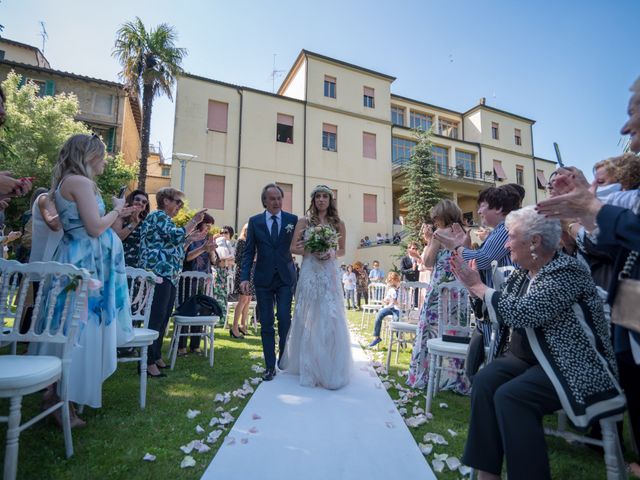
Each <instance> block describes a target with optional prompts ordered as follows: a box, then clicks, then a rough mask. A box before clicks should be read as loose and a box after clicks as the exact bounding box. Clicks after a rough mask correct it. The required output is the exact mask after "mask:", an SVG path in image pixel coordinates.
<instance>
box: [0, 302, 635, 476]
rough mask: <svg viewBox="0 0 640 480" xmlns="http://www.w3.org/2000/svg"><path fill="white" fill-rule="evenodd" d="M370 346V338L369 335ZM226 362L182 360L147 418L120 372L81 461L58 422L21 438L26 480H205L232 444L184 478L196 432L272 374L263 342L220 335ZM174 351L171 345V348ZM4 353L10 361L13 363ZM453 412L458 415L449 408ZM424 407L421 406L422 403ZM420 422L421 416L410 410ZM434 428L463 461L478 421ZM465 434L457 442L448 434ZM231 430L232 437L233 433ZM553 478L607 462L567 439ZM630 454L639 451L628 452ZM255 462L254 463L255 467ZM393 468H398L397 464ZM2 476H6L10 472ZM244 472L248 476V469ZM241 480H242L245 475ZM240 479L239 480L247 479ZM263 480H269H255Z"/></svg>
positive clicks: (2, 406) (93, 417)
mask: <svg viewBox="0 0 640 480" xmlns="http://www.w3.org/2000/svg"><path fill="white" fill-rule="evenodd" d="M348 317H349V321H350V323H351V325H352V326H353V327H354V328H356V330H357V329H358V327H359V325H360V315H359V312H349V314H348ZM361 333H362V334H363V336H364V337H365V338H366V339H367V340H368V339H369V338H370V332H369V331H365V332H361ZM215 345H216V347H215V349H216V357H215V365H214V368H210V367H209V364H208V361H207V359H205V358H204V357H201V356H193V355H189V356H187V357H185V358H179V359H178V362H177V365H176V369H175V370H174V371H173V372H169V373H168V375H169V376H168V377H167V378H161V379H149V382H148V391H147V408H146V409H145V410H140V407H139V403H138V391H139V377H138V375H137V373H136V364H135V363H125V364H119V366H118V370H117V372H116V373H115V374H114V375H113V376H111V377H110V378H109V379H108V380H107V381H106V382H105V384H104V389H103V407H102V408H101V409H99V410H94V409H91V408H87V409H85V412H84V414H83V418H84V419H86V420H87V426H86V427H85V428H83V429H76V430H74V431H73V440H74V447H75V455H74V456H73V457H72V458H71V459H69V460H67V459H66V458H65V455H64V441H63V436H62V432H61V431H60V430H59V429H58V428H57V427H56V426H55V425H54V424H53V422H52V421H51V420H48V419H47V420H44V421H42V422H40V423H38V424H36V425H34V426H33V427H31V428H29V429H27V430H25V431H24V432H23V433H22V435H21V436H20V460H19V467H18V478H23V479H38V480H45V479H73V480H76V479H92V480H93V479H110V480H111V479H123V480H124V479H126V480H131V479H134V478H135V479H154V480H157V479H164V478H180V479H198V478H200V476H201V475H202V474H203V472H204V470H205V469H206V467H207V465H208V464H209V463H210V462H211V459H212V458H213V456H214V454H215V452H216V451H217V449H218V448H219V446H220V445H221V444H222V441H223V437H221V438H220V439H218V441H217V442H216V443H215V444H213V445H210V446H211V451H209V452H206V453H197V452H193V453H192V456H193V458H194V459H195V460H196V462H197V464H196V466H195V467H193V468H187V469H181V468H180V462H181V461H182V459H183V458H184V453H183V452H182V451H181V450H180V446H181V445H185V444H187V443H188V442H190V441H191V440H194V439H202V438H203V437H204V436H206V433H205V434H197V433H196V431H195V427H196V425H198V424H199V425H201V426H202V427H203V428H204V429H205V431H206V432H207V433H208V432H210V431H211V430H213V429H214V428H212V427H209V426H208V424H209V420H210V419H211V417H212V416H219V413H216V412H215V409H216V408H217V407H219V406H220V405H221V404H220V403H215V402H214V397H215V395H216V394H218V393H224V392H230V391H233V390H236V389H238V388H240V387H241V386H242V384H243V382H244V380H245V379H248V378H252V377H257V376H258V375H257V374H256V373H255V372H254V371H253V370H252V369H251V366H252V365H254V364H261V365H262V355H261V352H262V346H261V343H260V338H259V337H257V336H255V335H250V336H249V337H246V338H245V339H244V340H234V339H232V338H230V337H229V332H228V331H222V330H220V329H217V330H216V343H215ZM165 348H168V339H166V340H165ZM6 351H7V349H6V348H5V349H3V350H2V353H6ZM385 353H386V351H385V349H384V348H381V349H379V350H378V351H377V352H374V355H376V354H377V356H378V357H382V356H383V355H384V354H385ZM409 357H410V351H409V350H408V349H407V350H405V351H403V352H401V354H400V360H399V365H392V367H391V371H390V374H389V376H390V378H394V379H397V381H398V382H400V383H401V384H404V377H403V378H401V377H399V376H398V371H400V372H405V371H406V370H407V368H408V364H409ZM389 393H390V395H391V396H392V397H393V398H397V397H398V392H397V391H396V390H395V389H393V388H392V389H390V390H389ZM416 393H417V394H418V396H417V397H416V398H417V399H419V405H420V406H421V407H422V408H424V392H422V391H419V392H416ZM40 400H41V395H39V394H34V395H30V396H28V397H26V398H25V399H24V402H23V420H24V419H25V418H30V417H31V416H32V415H33V414H34V413H35V412H37V411H38V409H39V406H40ZM247 401H248V398H245V399H239V398H235V397H232V399H231V401H230V402H229V403H228V404H226V405H224V408H225V410H227V411H229V410H230V409H232V408H234V407H237V409H236V410H235V411H233V412H231V414H232V415H233V416H234V417H236V418H237V417H238V416H239V414H240V412H241V411H242V408H243V407H244V405H245V404H246V402H247ZM441 402H445V403H447V404H448V406H449V408H447V409H441V408H439V406H438V405H439V403H441ZM413 404H415V402H413ZM189 409H194V410H200V411H201V412H202V413H201V415H199V416H198V417H196V418H195V419H192V420H190V419H188V418H187V416H186V414H187V411H188V410H189ZM409 411H410V413H409V415H411V408H409ZM6 414H8V401H6V400H2V401H0V415H6ZM433 414H434V418H433V420H432V421H430V422H429V423H427V424H426V425H422V426H421V427H419V428H412V429H410V430H411V432H412V434H413V435H414V437H415V438H416V440H417V441H420V442H421V441H422V437H423V436H424V434H425V433H427V432H434V433H439V434H441V435H443V436H444V437H445V438H447V440H448V441H449V445H448V446H444V447H438V446H436V447H435V448H434V451H433V453H432V454H431V455H429V457H428V460H429V462H431V460H432V458H433V454H434V453H447V454H449V455H453V456H457V457H458V458H460V456H461V455H462V449H463V447H464V439H465V436H466V431H467V423H468V419H469V399H468V398H467V397H462V396H459V395H455V394H451V393H448V392H443V393H440V394H438V396H437V397H436V400H435V402H434V410H433ZM448 429H451V430H454V431H455V432H457V433H458V435H457V436H455V437H451V435H449V434H448V433H447V430H448ZM227 430H228V429H227ZM5 435H6V424H1V425H0V438H1V439H2V440H1V441H2V444H3V448H2V454H1V455H2V457H0V462H4V443H5V441H4V438H5ZM548 445H549V451H550V457H551V465H552V475H553V478H558V479H568V478H571V479H573V478H576V479H594V480H595V479H601V478H604V463H603V460H602V457H601V456H600V455H598V454H597V453H594V452H592V451H591V450H589V449H587V448H585V447H583V446H572V445H568V444H567V443H566V442H564V441H563V440H560V439H555V438H549V439H548ZM627 445H629V444H628V443H627ZM145 453H151V454H153V455H155V456H156V460H155V462H145V461H143V460H142V457H143V456H144V455H145ZM247 461H252V459H250V458H248V459H247ZM390 461H392V459H390ZM0 471H1V469H0ZM239 472H241V466H239ZM240 476H241V475H240ZM240 476H239V478H240ZM438 476H439V478H443V479H457V478H460V475H459V474H454V473H451V472H447V471H446V467H445V472H444V473H442V474H439V475H438ZM254 480H259V479H254Z"/></svg>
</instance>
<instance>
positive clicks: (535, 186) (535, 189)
mask: <svg viewBox="0 0 640 480" xmlns="http://www.w3.org/2000/svg"><path fill="white" fill-rule="evenodd" d="M529 134H530V135H531V161H532V162H533V199H534V201H535V203H536V204H537V203H538V172H537V170H536V154H535V150H534V149H533V125H529Z"/></svg>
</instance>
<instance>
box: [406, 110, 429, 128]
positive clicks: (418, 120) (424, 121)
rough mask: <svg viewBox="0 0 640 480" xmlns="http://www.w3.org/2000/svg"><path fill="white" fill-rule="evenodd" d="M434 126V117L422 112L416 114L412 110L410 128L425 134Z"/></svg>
mask: <svg viewBox="0 0 640 480" xmlns="http://www.w3.org/2000/svg"><path fill="white" fill-rule="evenodd" d="M431 125H433V117H432V116H431V115H427V114H424V113H420V112H414V111H413V110H411V118H410V126H411V128H415V129H417V130H424V131H425V132H426V131H427V130H429V129H430V128H431Z"/></svg>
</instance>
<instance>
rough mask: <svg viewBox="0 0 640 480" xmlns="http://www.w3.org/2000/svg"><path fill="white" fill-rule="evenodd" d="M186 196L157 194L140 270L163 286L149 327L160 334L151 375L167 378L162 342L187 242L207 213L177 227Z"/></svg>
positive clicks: (144, 230)
mask: <svg viewBox="0 0 640 480" xmlns="http://www.w3.org/2000/svg"><path fill="white" fill-rule="evenodd" d="M183 197H184V193H182V192H181V191H180V190H177V189H175V188H171V187H164V188H161V189H160V190H158V192H157V193H156V201H157V202H158V209H157V210H156V211H155V212H152V213H150V214H149V215H148V216H147V218H146V220H145V221H144V223H143V224H142V231H141V232H140V268H144V269H146V270H151V271H152V272H153V273H155V274H156V275H157V276H158V277H161V278H162V283H160V284H158V285H156V289H155V292H154V293H153V300H152V302H151V314H150V316H149V328H150V329H151V330H155V331H156V332H159V333H160V335H159V336H158V338H157V339H156V340H155V341H154V342H153V344H151V346H150V347H149V354H148V357H147V364H148V366H147V375H149V376H150V377H164V376H166V375H165V374H164V373H162V372H160V370H159V368H166V367H167V365H166V363H165V362H164V361H163V360H162V342H163V339H164V332H165V331H166V329H167V324H168V323H169V318H170V317H171V314H172V313H173V304H174V302H175V299H176V287H177V285H178V280H179V279H180V273H181V272H182V265H183V262H184V257H185V241H189V239H188V237H189V236H191V235H192V234H195V233H197V232H196V226H197V225H198V224H199V223H200V222H201V221H202V219H203V217H204V213H205V210H201V211H199V212H198V213H196V214H195V215H194V216H193V218H192V219H191V220H189V221H188V222H187V224H186V225H185V226H184V228H183V227H178V226H176V224H175V223H173V220H172V218H173V217H175V216H176V215H177V214H178V212H179V211H180V209H181V208H182V206H183V205H184V200H183Z"/></svg>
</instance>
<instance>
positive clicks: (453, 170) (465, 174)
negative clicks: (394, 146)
mask: <svg viewBox="0 0 640 480" xmlns="http://www.w3.org/2000/svg"><path fill="white" fill-rule="evenodd" d="M407 163H409V158H407V157H402V158H396V159H395V160H393V162H392V169H393V170H396V169H400V168H402V167H404V166H405V165H406V164H407ZM436 171H437V172H438V174H439V175H442V176H443V177H447V178H451V179H460V180H472V181H479V182H488V183H495V178H494V175H493V172H484V173H481V172H478V171H476V170H468V169H464V168H462V167H447V168H445V167H443V166H442V165H437V166H436Z"/></svg>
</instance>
